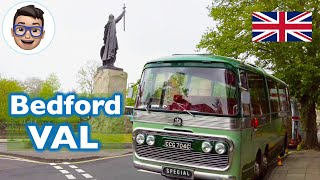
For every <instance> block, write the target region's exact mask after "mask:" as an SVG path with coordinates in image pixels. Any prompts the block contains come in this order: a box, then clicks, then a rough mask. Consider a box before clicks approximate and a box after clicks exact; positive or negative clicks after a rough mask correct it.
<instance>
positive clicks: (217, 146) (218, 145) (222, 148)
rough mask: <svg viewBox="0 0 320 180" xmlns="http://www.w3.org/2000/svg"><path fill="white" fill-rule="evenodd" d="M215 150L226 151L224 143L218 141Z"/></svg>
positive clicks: (221, 152)
mask: <svg viewBox="0 0 320 180" xmlns="http://www.w3.org/2000/svg"><path fill="white" fill-rule="evenodd" d="M214 149H215V151H216V152H217V153H218V154H223V153H225V152H226V151H227V147H226V145H225V144H224V143H222V142H218V143H217V144H216V145H215V148H214Z"/></svg>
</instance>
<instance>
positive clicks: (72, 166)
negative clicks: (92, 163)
mask: <svg viewBox="0 0 320 180" xmlns="http://www.w3.org/2000/svg"><path fill="white" fill-rule="evenodd" d="M69 167H71V168H72V169H76V168H78V167H77V166H75V165H69Z"/></svg>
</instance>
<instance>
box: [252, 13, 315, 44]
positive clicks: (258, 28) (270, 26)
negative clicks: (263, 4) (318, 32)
mask: <svg viewBox="0 0 320 180" xmlns="http://www.w3.org/2000/svg"><path fill="white" fill-rule="evenodd" d="M252 41H253V42H270V41H271V42H272V41H273V42H294V41H304V42H311V41H312V12H253V13H252Z"/></svg>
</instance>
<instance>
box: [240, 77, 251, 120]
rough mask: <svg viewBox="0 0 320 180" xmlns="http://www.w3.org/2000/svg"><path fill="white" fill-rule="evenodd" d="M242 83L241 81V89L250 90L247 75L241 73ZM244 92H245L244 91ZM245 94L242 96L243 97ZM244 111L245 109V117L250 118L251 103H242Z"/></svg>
mask: <svg viewBox="0 0 320 180" xmlns="http://www.w3.org/2000/svg"><path fill="white" fill-rule="evenodd" d="M240 81H241V87H242V88H244V89H247V90H248V82H247V75H246V73H245V72H241V73H240ZM242 91H244V90H242ZM243 95H244V94H242V96H243ZM242 109H243V115H244V116H250V115H251V113H250V112H251V110H250V103H243V102H242Z"/></svg>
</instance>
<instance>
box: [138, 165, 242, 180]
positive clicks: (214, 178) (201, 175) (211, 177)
mask: <svg viewBox="0 0 320 180" xmlns="http://www.w3.org/2000/svg"><path fill="white" fill-rule="evenodd" d="M133 165H134V167H135V168H137V169H143V170H146V171H151V172H157V173H159V174H161V173H162V167H161V166H158V165H152V164H144V163H141V162H139V161H133ZM194 178H196V179H208V180H225V179H230V180H236V177H234V176H228V175H220V174H211V173H205V172H199V171H194Z"/></svg>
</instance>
